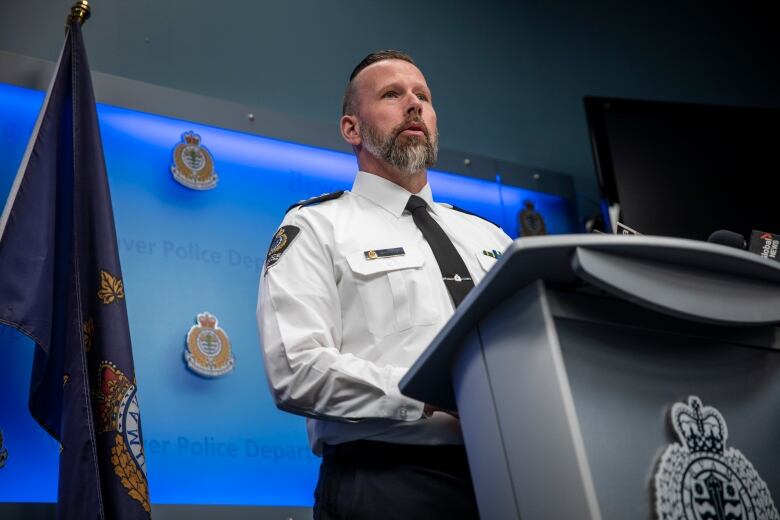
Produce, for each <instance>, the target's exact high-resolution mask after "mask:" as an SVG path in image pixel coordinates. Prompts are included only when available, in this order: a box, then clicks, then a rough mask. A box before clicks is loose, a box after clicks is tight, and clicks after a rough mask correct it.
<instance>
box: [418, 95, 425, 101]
mask: <svg viewBox="0 0 780 520" xmlns="http://www.w3.org/2000/svg"><path fill="white" fill-rule="evenodd" d="M417 99H419V100H420V101H428V96H426V95H425V94H417Z"/></svg>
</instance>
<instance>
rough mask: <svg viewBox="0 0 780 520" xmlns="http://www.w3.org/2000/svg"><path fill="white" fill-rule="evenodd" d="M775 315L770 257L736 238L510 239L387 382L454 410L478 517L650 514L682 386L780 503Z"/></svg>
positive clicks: (778, 307)
mask: <svg viewBox="0 0 780 520" xmlns="http://www.w3.org/2000/svg"><path fill="white" fill-rule="evenodd" d="M778 324H780V266H778V264H775V263H772V262H770V261H767V260H764V259H762V258H760V257H758V256H756V255H753V254H750V253H748V252H745V251H740V250H737V249H733V248H727V247H724V246H720V245H716V244H709V243H705V242H697V241H692V240H684V239H675V238H666V237H647V236H625V237H624V236H613V235H564V236H546V237H532V238H524V239H520V240H517V241H515V242H514V243H513V244H512V245H511V246H510V247H509V248H508V249H507V250H506V251H505V253H504V255H503V257H502V258H501V259H500V260H499V261H498V262H497V263H496V265H495V266H494V267H493V269H492V270H491V271H490V272H489V273H488V274H487V275H486V277H485V279H484V280H483V281H482V283H480V284H479V285H478V286H477V287H476V288H475V289H474V290H472V291H471V292H470V293H469V295H468V296H467V298H466V299H465V300H464V301H463V303H462V304H461V305H460V306H459V307H458V309H457V311H456V312H455V314H454V316H453V317H452V319H451V320H450V321H449V322H448V323H447V324H446V325H445V327H444V328H443V329H442V330H441V332H440V333H439V334H438V335H437V336H436V338H435V339H434V341H433V342H432V343H431V345H430V346H429V347H428V348H427V349H426V351H425V352H424V353H423V355H422V356H420V358H419V359H418V361H417V362H416V363H415V364H414V365H413V366H412V367H411V369H410V370H409V372H408V373H407V374H406V376H405V377H404V378H403V379H402V381H401V383H400V389H401V391H402V393H404V394H405V395H408V396H410V397H413V398H415V399H419V400H421V401H424V402H427V403H430V404H432V405H436V406H439V407H443V408H447V409H457V410H458V412H459V414H460V419H461V426H462V429H463V436H464V441H465V443H466V450H467V453H468V459H469V465H470V468H471V473H472V479H473V482H474V488H475V492H476V495H477V502H478V505H479V511H480V516H481V517H482V518H483V519H485V520H493V519H500V520H505V519H511V518H522V519H524V520H528V519H601V518H605V519H613V518H614V519H626V518H654V517H655V508H656V500H658V498H657V497H656V496H655V487H654V482H655V481H654V478H655V474H656V472H657V470H658V467H659V463H660V461H659V459H660V458H661V455H662V453H663V452H664V450H665V449H666V448H667V446H669V445H670V444H671V443H674V442H680V440H679V439H677V438H676V437H675V431H674V430H673V428H672V424H671V422H670V413H669V412H670V409H671V407H672V405H674V404H675V403H678V402H687V400H688V397H689V396H697V397H698V398H700V399H701V402H702V403H703V405H704V406H711V407H714V408H716V409H717V410H718V411H719V412H720V413H721V414H722V416H723V419H724V420H725V422H726V424H727V435H728V438H727V440H726V444H727V445H728V446H729V447H731V446H733V447H735V448H736V449H738V450H740V452H741V453H742V454H743V455H744V457H745V458H746V459H747V460H749V461H750V462H751V463H752V466H753V467H754V468H755V471H756V472H757V473H758V475H759V476H760V478H761V479H763V481H764V482H765V484H766V487H767V488H768V490H769V491H770V492H771V495H772V497H773V499H774V501H775V504H780V502H778V501H779V500H780V450H779V449H778V448H780V329H779V328H778V327H777V325H778ZM722 433H723V434H724V436H725V434H726V431H725V428H724V431H723V432H722ZM705 469H706V464H705ZM702 471H703V470H702ZM686 492H687V491H686ZM746 500H747V499H746ZM744 507H749V506H744ZM748 516H749V515H748ZM713 518H717V516H716V517H713Z"/></svg>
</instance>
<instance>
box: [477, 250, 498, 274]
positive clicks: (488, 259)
mask: <svg viewBox="0 0 780 520" xmlns="http://www.w3.org/2000/svg"><path fill="white" fill-rule="evenodd" d="M477 260H478V261H479V265H481V266H482V269H484V270H485V271H490V270H491V269H492V268H493V266H494V265H496V261H497V259H496V258H493V257H492V256H488V255H486V254H485V253H483V252H482V251H477Z"/></svg>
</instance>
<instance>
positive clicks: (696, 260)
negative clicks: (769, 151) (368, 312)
mask: <svg viewBox="0 0 780 520" xmlns="http://www.w3.org/2000/svg"><path fill="white" fill-rule="evenodd" d="M536 280H542V281H544V282H545V284H546V285H548V286H551V287H556V288H562V289H566V288H574V287H577V286H579V285H582V284H589V285H591V286H594V287H596V288H598V289H602V290H604V291H605V292H607V293H609V294H611V295H613V296H616V297H618V298H621V299H623V300H626V301H629V302H632V303H635V304H638V305H641V306H643V307H646V308H650V309H652V310H654V311H657V312H659V313H662V314H667V315H670V316H674V317H676V318H682V319H687V320H691V321H697V322H702V323H711V324H717V325H727V326H738V327H749V326H766V325H772V324H778V323H780V264H778V263H777V262H773V261H770V260H766V259H764V258H761V257H759V256H757V255H755V254H753V253H749V252H747V251H742V250H739V249H735V248H729V247H726V246H722V245H718V244H711V243H708V242H700V241H695V240H687V239H680V238H670V237H653V236H638V235H637V236H622V235H603V234H592V235H585V234H582V235H555V236H541V237H529V238H520V239H518V240H515V241H514V242H513V243H512V244H511V245H510V246H509V247H508V248H507V250H506V251H505V252H504V255H503V256H502V257H501V259H500V260H499V261H498V262H496V265H495V266H494V267H493V268H492V269H491V270H490V272H489V273H487V275H486V276H485V278H484V279H483V280H482V282H481V283H480V284H479V285H478V286H477V287H475V288H474V289H473V290H472V291H471V292H470V293H469V294H468V295H467V296H466V298H465V300H464V301H463V302H462V303H461V305H460V306H459V307H458V308H457V309H456V312H455V314H454V315H453V316H452V318H451V319H450V320H449V321H448V322H447V323H446V324H445V326H444V327H443V328H442V330H441V331H440V332H439V334H438V335H437V336H436V337H435V338H434V340H433V341H432V342H431V344H430V345H429V346H428V348H427V349H426V350H425V351H424V352H423V354H422V355H421V356H420V357H419V359H418V360H417V361H416V362H415V364H414V365H412V367H411V368H410V369H409V371H408V372H407V374H406V375H405V376H404V377H403V378H402V380H401V382H400V385H399V387H400V389H401V392H403V393H404V394H405V395H408V396H410V397H413V398H416V399H420V400H423V401H426V402H429V403H432V404H436V403H452V402H453V398H452V389H451V386H450V382H449V377H450V374H449V372H450V365H451V361H450V360H451V358H452V356H453V355H454V354H455V352H456V351H457V348H458V347H459V346H460V343H461V341H462V339H463V338H464V337H466V336H467V335H468V334H469V332H470V331H471V330H472V329H473V328H474V327H475V326H476V324H477V323H478V322H479V320H481V319H482V318H483V317H484V316H485V315H487V314H488V313H489V312H490V310H491V309H493V308H494V307H496V306H498V305H501V303H502V302H503V301H504V300H506V299H507V298H508V297H510V296H511V295H512V294H514V293H515V292H517V291H518V290H520V289H522V288H523V287H525V286H527V285H528V284H530V283H532V282H534V281H536Z"/></svg>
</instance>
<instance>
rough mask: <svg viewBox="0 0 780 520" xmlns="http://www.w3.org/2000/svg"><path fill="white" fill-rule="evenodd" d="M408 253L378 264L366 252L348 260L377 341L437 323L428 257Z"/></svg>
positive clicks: (382, 260)
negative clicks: (427, 262)
mask: <svg viewBox="0 0 780 520" xmlns="http://www.w3.org/2000/svg"><path fill="white" fill-rule="evenodd" d="M404 252H405V254H404V255H402V256H393V257H387V258H376V259H374V260H368V259H366V257H365V255H364V253H363V251H356V252H354V253H350V254H348V255H347V256H346V259H347V264H348V265H349V268H350V270H351V272H352V275H353V277H354V280H355V285H356V286H357V290H358V293H359V295H360V300H361V303H362V307H363V312H364V313H365V316H366V320H367V321H368V323H367V325H368V328H369V330H370V331H371V333H372V334H374V335H375V336H377V337H382V336H387V335H389V334H393V333H395V332H401V331H404V330H407V329H409V328H411V327H414V326H419V325H431V324H433V323H435V322H436V315H437V313H436V310H435V306H434V305H433V302H432V301H430V300H431V287H430V281H429V280H428V279H427V278H426V276H425V272H424V270H423V265H424V264H425V257H424V256H423V255H422V253H421V252H419V251H417V250H416V249H413V248H410V247H406V246H404Z"/></svg>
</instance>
